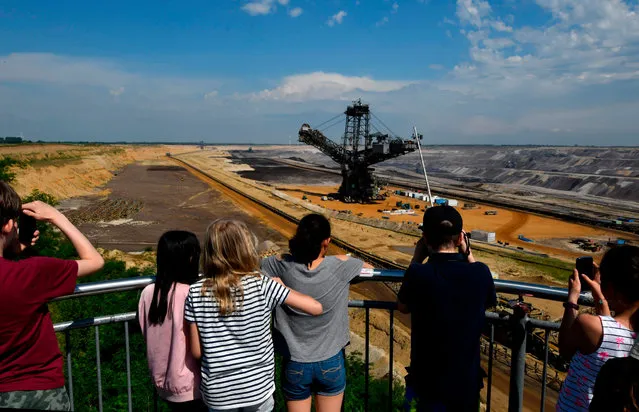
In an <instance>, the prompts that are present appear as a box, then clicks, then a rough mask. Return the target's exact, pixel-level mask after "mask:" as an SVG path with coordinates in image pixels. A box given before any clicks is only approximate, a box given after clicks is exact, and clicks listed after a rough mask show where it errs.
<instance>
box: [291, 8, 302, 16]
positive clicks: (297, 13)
mask: <svg viewBox="0 0 639 412" xmlns="http://www.w3.org/2000/svg"><path fill="white" fill-rule="evenodd" d="M303 12H304V10H302V8H301V7H294V8H292V9H290V10H289V11H288V15H289V16H291V17H293V18H295V17H299V16H301V15H302V13H303Z"/></svg>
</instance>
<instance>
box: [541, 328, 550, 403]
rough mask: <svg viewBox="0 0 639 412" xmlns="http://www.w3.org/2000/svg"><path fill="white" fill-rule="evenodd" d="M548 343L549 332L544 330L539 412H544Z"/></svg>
mask: <svg viewBox="0 0 639 412" xmlns="http://www.w3.org/2000/svg"><path fill="white" fill-rule="evenodd" d="M549 341H550V330H548V329H546V334H545V336H544V370H543V372H542V373H541V412H544V411H545V410H546V381H547V376H548V343H549Z"/></svg>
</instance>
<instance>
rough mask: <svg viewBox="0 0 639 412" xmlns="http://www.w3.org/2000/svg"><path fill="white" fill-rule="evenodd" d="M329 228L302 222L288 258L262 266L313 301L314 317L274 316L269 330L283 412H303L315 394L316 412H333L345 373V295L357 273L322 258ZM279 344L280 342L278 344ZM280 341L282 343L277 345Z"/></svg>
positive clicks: (353, 266)
mask: <svg viewBox="0 0 639 412" xmlns="http://www.w3.org/2000/svg"><path fill="white" fill-rule="evenodd" d="M330 242H331V226H330V224H329V222H328V220H327V219H326V218H325V217H324V216H322V215H319V214H310V215H307V216H304V218H302V220H300V223H299V225H298V227H297V231H296V233H295V236H294V237H293V238H292V239H291V240H290V241H289V249H290V252H291V253H290V254H285V255H283V256H281V257H280V256H271V257H268V258H265V259H264V260H262V270H263V272H264V274H266V275H268V276H271V277H274V278H281V280H282V281H283V282H284V284H285V285H286V286H288V287H290V288H292V289H294V290H298V291H300V292H301V293H304V294H307V295H309V296H311V297H313V298H315V299H317V300H318V301H319V302H320V303H321V304H322V307H323V308H324V312H323V313H322V314H321V315H320V316H316V317H308V316H304V315H303V314H301V313H300V312H299V311H297V310H295V309H293V308H291V307H287V306H284V307H278V308H277V309H276V310H275V329H276V331H277V332H279V335H278V334H275V333H274V336H278V337H279V338H280V339H279V341H280V342H278V343H279V345H278V347H280V352H282V354H283V355H284V364H283V372H282V381H283V383H282V389H283V391H284V395H285V397H286V407H287V409H288V411H289V412H291V411H294V412H297V411H299V412H309V411H310V410H311V403H312V395H313V394H315V402H316V410H318V411H322V412H332V411H334V412H338V411H340V409H341V406H342V400H343V397H344V389H345V388H346V373H345V370H344V351H343V349H344V347H345V346H346V345H348V343H349V340H350V331H349V324H348V320H349V319H348V290H349V285H350V282H351V281H352V280H353V279H355V278H356V277H357V276H358V275H359V274H360V273H361V270H362V268H363V267H367V268H371V266H370V265H367V264H365V263H364V262H362V261H361V260H358V259H354V258H349V257H348V256H343V255H340V256H326V253H327V252H328V246H329V244H330ZM281 338H283V339H281ZM282 341H285V342H282Z"/></svg>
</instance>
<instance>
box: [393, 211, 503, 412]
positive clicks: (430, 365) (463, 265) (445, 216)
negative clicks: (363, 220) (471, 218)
mask: <svg viewBox="0 0 639 412" xmlns="http://www.w3.org/2000/svg"><path fill="white" fill-rule="evenodd" d="M422 232H423V236H422V238H421V239H420V240H419V241H418V242H417V245H416V247H415V253H414V256H413V260H412V263H411V265H410V266H409V268H408V270H407V271H406V273H405V275H404V282H403V283H402V286H401V288H400V291H399V294H398V296H397V298H398V306H399V310H400V311H401V312H403V313H410V314H411V325H412V326H411V365H410V368H407V369H408V370H409V374H408V376H407V378H406V400H407V402H406V407H407V410H417V411H437V412H439V411H446V412H450V411H455V412H457V411H477V410H478V408H479V391H480V389H481V387H482V386H483V383H482V380H483V375H482V371H481V366H480V355H479V340H480V335H481V332H482V330H483V327H484V313H485V310H486V308H488V307H493V306H495V305H496V304H497V295H496V293H495V284H494V282H493V278H492V275H491V272H490V269H488V266H486V265H485V264H483V263H480V262H476V261H475V258H474V257H473V254H472V251H471V250H470V243H469V241H468V238H467V236H466V234H465V232H464V231H463V220H462V217H461V215H460V214H459V212H457V210H455V208H453V207H450V206H435V207H432V208H429V209H427V210H426V212H425V213H424V224H423V225H422ZM426 258H428V262H427V263H423V262H424V260H425V259H426Z"/></svg>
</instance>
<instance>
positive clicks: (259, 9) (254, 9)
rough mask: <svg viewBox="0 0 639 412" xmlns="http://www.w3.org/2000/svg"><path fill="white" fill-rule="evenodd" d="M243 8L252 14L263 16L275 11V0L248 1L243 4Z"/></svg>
mask: <svg viewBox="0 0 639 412" xmlns="http://www.w3.org/2000/svg"><path fill="white" fill-rule="evenodd" d="M242 10H244V11H245V12H246V13H248V14H250V15H251V16H262V15H265V14H270V13H272V12H274V11H275V5H274V4H273V0H260V1H253V2H250V3H246V4H245V5H243V6H242Z"/></svg>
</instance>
